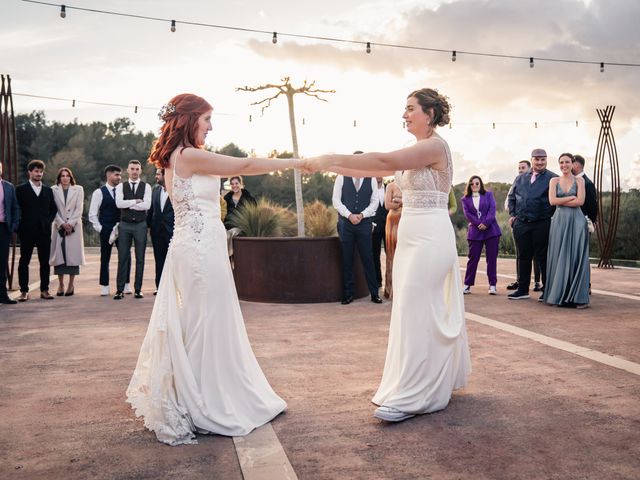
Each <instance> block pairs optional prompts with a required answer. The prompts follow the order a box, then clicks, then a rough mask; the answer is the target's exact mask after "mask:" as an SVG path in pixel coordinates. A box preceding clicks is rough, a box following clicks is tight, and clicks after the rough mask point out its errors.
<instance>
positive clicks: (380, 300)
mask: <svg viewBox="0 0 640 480" xmlns="http://www.w3.org/2000/svg"><path fill="white" fill-rule="evenodd" d="M371 301H372V302H373V303H382V299H381V298H380V297H379V296H378V295H371Z"/></svg>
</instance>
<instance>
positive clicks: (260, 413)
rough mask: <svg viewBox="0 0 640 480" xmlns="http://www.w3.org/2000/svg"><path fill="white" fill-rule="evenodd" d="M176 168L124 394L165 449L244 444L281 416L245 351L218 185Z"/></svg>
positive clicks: (283, 405) (280, 408)
mask: <svg viewBox="0 0 640 480" xmlns="http://www.w3.org/2000/svg"><path fill="white" fill-rule="evenodd" d="M174 157H175V154H174ZM175 163H176V159H175V158H174V171H173V173H174V174H173V182H172V188H171V186H170V188H169V190H170V193H171V199H172V203H173V208H174V211H175V230H174V234H173V239H172V240H171V245H170V246H169V251H168V253H167V259H166V262H165V265H164V270H163V272H162V278H161V281H160V285H159V288H158V295H157V296H156V300H155V304H154V307H153V312H152V313H151V319H150V321H149V327H148V329H147V334H146V336H145V338H144V341H143V343H142V347H141V349H140V356H139V358H138V363H137V365H136V369H135V371H134V373H133V377H132V378H131V382H130V384H129V388H128V389H127V402H129V403H130V404H131V406H132V408H133V409H134V410H135V412H136V416H143V417H144V424H145V426H146V427H147V428H148V429H149V430H152V431H153V432H155V434H156V436H157V438H158V440H160V441H161V442H164V443H167V444H169V445H180V444H188V443H197V442H196V440H195V432H198V433H213V434H220V435H228V436H240V435H246V434H248V433H249V432H251V431H252V430H253V429H254V428H256V427H259V426H260V425H263V424H265V423H267V422H269V421H270V420H271V419H273V418H274V417H275V416H276V415H278V414H279V413H281V412H282V411H283V410H284V409H285V408H286V403H285V402H284V400H282V399H281V398H280V397H278V395H277V394H276V393H275V392H274V391H273V389H272V388H271V386H270V385H269V383H268V381H267V379H266V378H265V376H264V374H263V372H262V370H261V368H260V366H259V365H258V361H257V360H256V358H255V355H254V353H253V351H252V349H251V345H250V344H249V339H248V337H247V332H246V330H245V325H244V320H243V318H242V312H241V311H240V305H239V303H238V296H237V293H236V289H235V284H234V281H233V274H232V272H231V267H230V265H229V258H228V256H227V236H226V231H225V228H224V226H223V224H222V222H221V220H220V199H219V196H220V195H219V192H220V178H219V177H215V176H209V175H193V176H192V177H191V178H181V177H179V176H178V175H176V173H175ZM178 171H179V166H178ZM171 190H172V192H171Z"/></svg>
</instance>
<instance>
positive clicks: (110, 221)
mask: <svg viewBox="0 0 640 480" xmlns="http://www.w3.org/2000/svg"><path fill="white" fill-rule="evenodd" d="M112 188H113V187H112ZM100 191H101V192H102V203H101V204H100V210H99V211H98V221H99V222H100V225H102V226H103V227H106V228H110V227H113V226H114V225H115V224H116V223H117V222H118V220H120V210H119V209H118V207H116V201H115V199H114V198H113V197H112V190H110V189H109V187H107V186H106V185H103V186H102V187H100Z"/></svg>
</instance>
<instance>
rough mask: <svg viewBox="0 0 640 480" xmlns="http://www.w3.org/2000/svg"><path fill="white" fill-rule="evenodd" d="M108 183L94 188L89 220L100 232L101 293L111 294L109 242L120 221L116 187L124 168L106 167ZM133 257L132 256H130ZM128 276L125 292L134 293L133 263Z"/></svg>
mask: <svg viewBox="0 0 640 480" xmlns="http://www.w3.org/2000/svg"><path fill="white" fill-rule="evenodd" d="M104 175H105V178H106V181H107V183H105V184H104V185H103V186H101V187H100V188H97V189H96V190H94V192H93V194H92V195H91V205H90V206H89V221H90V222H91V225H93V229H94V230H95V231H96V232H98V233H99V234H100V279H99V284H100V295H102V296H103V297H104V296H107V295H109V293H110V292H109V263H110V262H111V251H112V249H113V244H112V243H110V242H109V237H111V232H112V231H113V228H114V227H115V225H116V224H117V223H118V222H119V221H120V210H119V209H118V207H117V205H116V187H117V186H118V184H119V183H120V180H121V179H122V168H120V167H119V166H117V165H107V167H106V168H105V169H104ZM129 259H131V257H129ZM125 269H126V272H127V276H126V280H125V284H124V293H132V292H131V287H130V286H129V274H130V272H131V263H129V265H128V266H126V267H125Z"/></svg>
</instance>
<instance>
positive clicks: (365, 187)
mask: <svg viewBox="0 0 640 480" xmlns="http://www.w3.org/2000/svg"><path fill="white" fill-rule="evenodd" d="M356 153H358V152H356ZM360 153H361V152H360ZM376 187H377V185H376V181H375V179H373V178H371V177H366V178H356V177H343V176H342V175H338V176H337V177H336V181H335V183H334V185H333V207H334V208H335V209H336V210H337V211H338V235H339V236H340V243H341V245H342V279H343V298H342V304H343V305H347V304H349V303H351V302H353V293H354V286H355V282H354V279H353V260H354V249H355V247H356V246H357V247H358V254H359V255H360V260H361V261H362V266H363V268H364V274H365V277H366V279H367V286H368V287H369V292H370V293H371V301H372V302H373V303H382V300H381V299H380V296H379V295H378V284H377V282H376V273H375V268H374V266H373V250H372V245H371V244H372V240H371V230H372V225H371V219H372V217H373V216H374V215H375V213H376V209H377V205H378V194H377V188H376Z"/></svg>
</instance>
